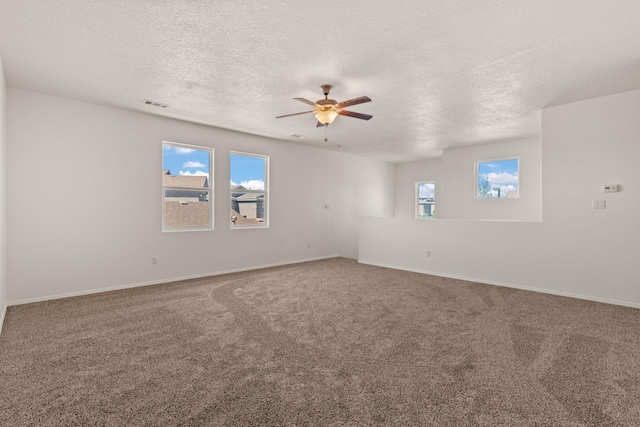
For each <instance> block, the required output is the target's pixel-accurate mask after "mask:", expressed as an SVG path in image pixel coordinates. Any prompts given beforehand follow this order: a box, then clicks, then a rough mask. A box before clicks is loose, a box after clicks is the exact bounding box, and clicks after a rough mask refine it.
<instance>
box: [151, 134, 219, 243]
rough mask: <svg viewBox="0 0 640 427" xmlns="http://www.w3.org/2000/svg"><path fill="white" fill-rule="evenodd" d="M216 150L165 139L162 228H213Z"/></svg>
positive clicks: (169, 229) (163, 150) (173, 229)
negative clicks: (213, 183) (214, 154)
mask: <svg viewBox="0 0 640 427" xmlns="http://www.w3.org/2000/svg"><path fill="white" fill-rule="evenodd" d="M212 160H213V150H212V149H210V148H204V147H195V146H192V145H184V144H176V143H173V142H163V143H162V230H163V231H186V230H212V229H213V214H212V212H213V210H212V204H213V197H212V194H213V193H212V188H213V185H212V182H211V177H212V176H213V175H212V174H211V172H212V167H211V165H212V164H213V161H212Z"/></svg>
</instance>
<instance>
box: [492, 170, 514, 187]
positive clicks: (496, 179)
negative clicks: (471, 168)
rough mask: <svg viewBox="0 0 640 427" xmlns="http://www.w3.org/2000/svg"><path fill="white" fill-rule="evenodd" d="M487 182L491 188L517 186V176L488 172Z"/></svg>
mask: <svg viewBox="0 0 640 427" xmlns="http://www.w3.org/2000/svg"><path fill="white" fill-rule="evenodd" d="M487 180H488V181H489V183H490V184H491V185H492V186H494V185H495V186H499V185H516V186H517V185H518V175H515V174H512V173H509V172H497V173H496V172H489V173H488V174H487Z"/></svg>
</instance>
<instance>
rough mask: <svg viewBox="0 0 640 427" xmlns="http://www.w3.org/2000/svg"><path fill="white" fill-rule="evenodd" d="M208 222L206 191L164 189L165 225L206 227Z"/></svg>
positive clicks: (171, 226)
mask: <svg viewBox="0 0 640 427" xmlns="http://www.w3.org/2000/svg"><path fill="white" fill-rule="evenodd" d="M209 224H210V221H209V192H208V191H199V190H195V191H194V190H182V189H180V190H176V189H165V191H164V225H165V227H167V228H186V227H208V226H209Z"/></svg>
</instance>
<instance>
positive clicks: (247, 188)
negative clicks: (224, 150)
mask: <svg viewBox="0 0 640 427" xmlns="http://www.w3.org/2000/svg"><path fill="white" fill-rule="evenodd" d="M268 177H269V157H268V156H260V155H258V154H247V153H237V152H231V167H230V183H231V228H247V227H268V226H269V222H268V219H269V215H268V211H269V210H268V191H269V186H268Z"/></svg>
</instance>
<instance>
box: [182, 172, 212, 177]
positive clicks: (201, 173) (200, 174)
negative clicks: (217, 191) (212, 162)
mask: <svg viewBox="0 0 640 427" xmlns="http://www.w3.org/2000/svg"><path fill="white" fill-rule="evenodd" d="M178 175H185V176H206V177H208V176H209V174H208V173H207V172H205V171H195V172H193V173H192V172H189V171H186V172H185V171H180V172H179V173H178Z"/></svg>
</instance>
